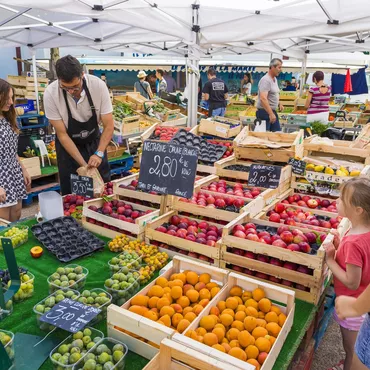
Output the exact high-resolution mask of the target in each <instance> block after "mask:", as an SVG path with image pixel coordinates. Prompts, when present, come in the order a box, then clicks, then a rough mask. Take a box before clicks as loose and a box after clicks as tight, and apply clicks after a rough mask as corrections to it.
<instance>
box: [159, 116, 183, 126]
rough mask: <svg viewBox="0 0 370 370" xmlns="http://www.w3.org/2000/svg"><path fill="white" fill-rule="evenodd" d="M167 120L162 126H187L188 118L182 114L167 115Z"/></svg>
mask: <svg viewBox="0 0 370 370" xmlns="http://www.w3.org/2000/svg"><path fill="white" fill-rule="evenodd" d="M164 118H167V119H165V120H164V121H163V122H162V124H161V125H162V126H186V123H187V122H188V117H187V116H185V115H184V114H181V113H176V114H172V115H171V114H170V115H167V117H164Z"/></svg>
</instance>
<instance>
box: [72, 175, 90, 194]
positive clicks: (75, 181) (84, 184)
mask: <svg viewBox="0 0 370 370" xmlns="http://www.w3.org/2000/svg"><path fill="white" fill-rule="evenodd" d="M71 190H72V194H75V195H81V196H83V197H86V198H94V182H93V179H92V177H87V176H78V175H75V174H71Z"/></svg>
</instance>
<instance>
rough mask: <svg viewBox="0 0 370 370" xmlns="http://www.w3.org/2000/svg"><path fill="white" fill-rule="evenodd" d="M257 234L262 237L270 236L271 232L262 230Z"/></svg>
mask: <svg viewBox="0 0 370 370" xmlns="http://www.w3.org/2000/svg"><path fill="white" fill-rule="evenodd" d="M257 235H258V237H259V238H262V237H264V236H270V234H269V233H268V232H267V231H261V232H259V233H258V234H257Z"/></svg>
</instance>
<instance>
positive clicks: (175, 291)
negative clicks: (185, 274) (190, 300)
mask: <svg viewBox="0 0 370 370" xmlns="http://www.w3.org/2000/svg"><path fill="white" fill-rule="evenodd" d="M181 296H182V288H181V286H174V287H172V288H171V297H172V298H173V299H179V298H180V297H181Z"/></svg>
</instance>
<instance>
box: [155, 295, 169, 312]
mask: <svg viewBox="0 0 370 370" xmlns="http://www.w3.org/2000/svg"><path fill="white" fill-rule="evenodd" d="M170 304H171V303H170V301H169V299H168V298H167V297H164V298H159V299H158V302H157V308H158V310H160V309H161V308H162V307H164V306H169V305H170Z"/></svg>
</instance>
